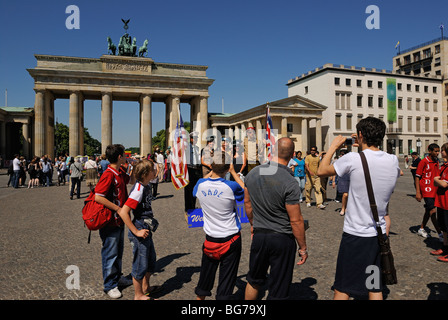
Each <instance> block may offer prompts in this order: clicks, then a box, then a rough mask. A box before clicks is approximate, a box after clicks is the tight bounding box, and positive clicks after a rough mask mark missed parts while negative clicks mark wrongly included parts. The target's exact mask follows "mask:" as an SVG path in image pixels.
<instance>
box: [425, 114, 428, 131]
mask: <svg viewBox="0 0 448 320" xmlns="http://www.w3.org/2000/svg"><path fill="white" fill-rule="evenodd" d="M425 132H429V118H428V117H426V118H425Z"/></svg>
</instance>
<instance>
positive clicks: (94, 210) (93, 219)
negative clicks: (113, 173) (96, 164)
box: [82, 184, 115, 243]
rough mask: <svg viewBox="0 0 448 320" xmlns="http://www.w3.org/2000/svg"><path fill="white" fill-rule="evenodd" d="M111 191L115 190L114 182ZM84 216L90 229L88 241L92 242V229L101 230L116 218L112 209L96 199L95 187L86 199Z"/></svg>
mask: <svg viewBox="0 0 448 320" xmlns="http://www.w3.org/2000/svg"><path fill="white" fill-rule="evenodd" d="M110 192H113V184H112V186H111V189H110V190H109V193H110ZM82 218H83V220H84V225H85V226H86V227H87V229H89V230H90V232H89V239H88V243H90V234H91V232H92V231H95V230H99V229H101V228H103V227H104V226H106V225H107V224H108V223H109V222H111V221H112V220H115V216H114V214H113V213H112V210H110V209H109V208H107V207H106V206H104V205H103V204H100V203H98V202H96V201H95V189H93V190H92V191H90V194H89V196H88V197H87V199H86V200H84V207H83V208H82Z"/></svg>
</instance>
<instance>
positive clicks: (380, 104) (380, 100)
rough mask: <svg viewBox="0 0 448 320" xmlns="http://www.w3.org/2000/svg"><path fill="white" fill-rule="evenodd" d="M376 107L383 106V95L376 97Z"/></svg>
mask: <svg viewBox="0 0 448 320" xmlns="http://www.w3.org/2000/svg"><path fill="white" fill-rule="evenodd" d="M378 108H383V97H382V96H379V97H378Z"/></svg>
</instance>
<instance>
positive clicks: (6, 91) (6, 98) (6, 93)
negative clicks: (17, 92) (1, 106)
mask: <svg viewBox="0 0 448 320" xmlns="http://www.w3.org/2000/svg"><path fill="white" fill-rule="evenodd" d="M7 106H8V89H5V107H7Z"/></svg>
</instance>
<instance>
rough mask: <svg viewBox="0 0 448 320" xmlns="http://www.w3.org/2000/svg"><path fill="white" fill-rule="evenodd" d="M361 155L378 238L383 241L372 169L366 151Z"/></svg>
mask: <svg viewBox="0 0 448 320" xmlns="http://www.w3.org/2000/svg"><path fill="white" fill-rule="evenodd" d="M359 155H360V156H361V162H362V167H363V169H364V177H365V179H366V186H367V194H368V195H369V202H370V209H372V215H373V218H374V219H375V222H376V230H377V232H378V239H379V240H380V241H381V242H382V241H384V239H383V231H382V229H381V226H380V223H379V218H378V207H377V206H376V202H375V196H374V195H373V187H372V180H371V178H370V171H369V165H368V164H367V159H366V155H365V154H364V152H362V151H361V152H360V153H359Z"/></svg>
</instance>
